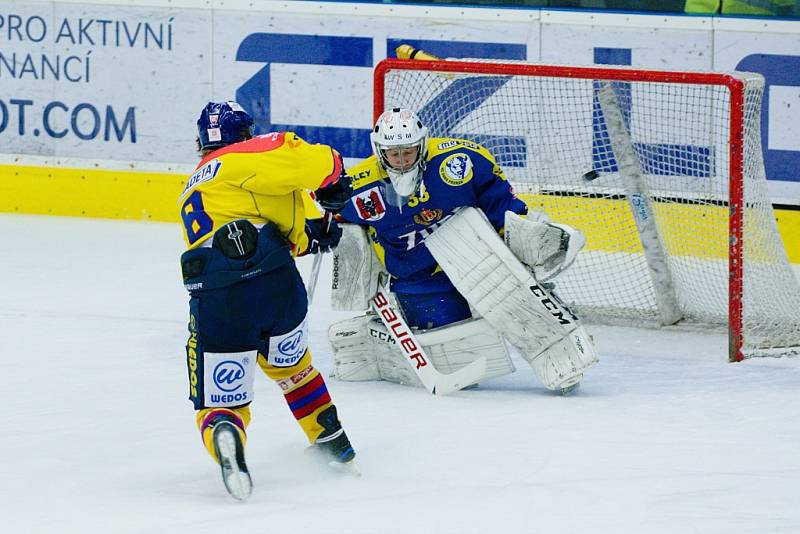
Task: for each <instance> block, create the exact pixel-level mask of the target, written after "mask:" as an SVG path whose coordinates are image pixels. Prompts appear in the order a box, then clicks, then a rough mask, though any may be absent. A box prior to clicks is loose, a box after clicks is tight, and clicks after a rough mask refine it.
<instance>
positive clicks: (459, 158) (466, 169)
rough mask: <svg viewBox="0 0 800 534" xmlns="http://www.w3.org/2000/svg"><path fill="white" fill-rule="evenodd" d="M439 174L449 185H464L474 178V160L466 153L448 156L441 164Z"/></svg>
mask: <svg viewBox="0 0 800 534" xmlns="http://www.w3.org/2000/svg"><path fill="white" fill-rule="evenodd" d="M439 176H441V177H442V180H443V181H444V183H446V184H447V185H463V184H465V183H467V182H469V181H470V180H472V160H471V159H470V158H469V156H468V155H466V154H453V155H451V156H448V157H447V158H446V159H445V160H444V161H443V162H442V164H441V165H439Z"/></svg>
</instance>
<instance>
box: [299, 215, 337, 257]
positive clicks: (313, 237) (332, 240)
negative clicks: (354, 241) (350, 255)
mask: <svg viewBox="0 0 800 534" xmlns="http://www.w3.org/2000/svg"><path fill="white" fill-rule="evenodd" d="M306 235H307V236H308V249H307V250H306V254H317V253H319V252H330V251H331V250H333V249H335V248H336V245H338V244H339V240H340V239H341V238H342V229H341V228H340V227H339V225H338V224H337V223H336V221H334V220H331V221H330V226H328V222H327V221H326V220H325V219H324V218H320V219H306Z"/></svg>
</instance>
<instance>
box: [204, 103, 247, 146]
mask: <svg viewBox="0 0 800 534" xmlns="http://www.w3.org/2000/svg"><path fill="white" fill-rule="evenodd" d="M252 136H253V117H251V116H250V114H249V113H247V112H246V111H245V110H244V108H243V107H242V106H240V105H239V104H238V103H237V102H234V101H232V100H229V101H227V102H209V103H208V104H206V107H204V108H203V111H201V112H200V118H199V119H197V137H198V139H199V140H200V148H202V149H203V150H205V149H209V148H211V149H213V148H222V147H224V146H228V145H232V144H233V143H238V142H239V141H244V140H245V139H249V138H251V137H252Z"/></svg>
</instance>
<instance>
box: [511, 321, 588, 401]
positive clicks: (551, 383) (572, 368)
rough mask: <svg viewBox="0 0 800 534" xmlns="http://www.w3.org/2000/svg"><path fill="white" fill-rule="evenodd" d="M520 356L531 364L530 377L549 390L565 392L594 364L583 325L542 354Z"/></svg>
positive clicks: (523, 354)
mask: <svg viewBox="0 0 800 534" xmlns="http://www.w3.org/2000/svg"><path fill="white" fill-rule="evenodd" d="M522 357H523V358H525V360H526V361H527V362H528V363H529V364H530V366H531V369H533V374H535V375H536V378H538V379H539V380H540V381H541V382H542V384H544V385H545V386H546V387H547V388H548V389H552V390H559V389H561V390H567V389H568V388H570V387H572V386H575V385H577V384H578V383H579V382H580V381H581V379H582V378H583V370H584V369H586V368H587V367H590V366H591V365H594V364H595V363H597V361H598V360H597V350H596V349H595V346H594V343H593V342H592V338H591V337H590V336H589V334H588V333H586V329H585V328H584V327H583V326H579V327H578V328H576V329H575V330H573V331H572V332H571V333H570V334H569V335H568V336H566V337H565V338H563V339H561V340H560V341H557V342H556V343H555V344H553V345H551V346H550V347H548V348H547V349H545V350H544V351H542V352H541V353H539V354H537V355H531V354H530V353H526V352H523V353H522Z"/></svg>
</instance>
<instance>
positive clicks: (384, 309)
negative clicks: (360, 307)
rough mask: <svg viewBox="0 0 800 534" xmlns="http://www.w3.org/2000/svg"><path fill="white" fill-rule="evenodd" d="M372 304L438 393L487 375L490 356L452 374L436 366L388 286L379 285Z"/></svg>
mask: <svg viewBox="0 0 800 534" xmlns="http://www.w3.org/2000/svg"><path fill="white" fill-rule="evenodd" d="M370 305H371V306H372V309H373V310H374V311H375V313H377V314H378V317H380V319H381V321H382V322H383V324H384V325H385V326H386V329H387V330H388V331H389V335H390V336H392V339H394V341H395V342H396V343H397V347H398V348H399V349H400V352H402V353H403V357H404V358H405V359H406V361H408V363H409V364H411V368H412V369H414V372H415V373H416V374H417V376H418V377H419V380H420V382H422V385H423V386H425V389H427V390H428V392H430V393H433V394H434V395H447V394H448V393H452V392H454V391H458V390H459V389H462V388H465V387H466V386H469V385H470V384H475V383H476V382H477V381H478V380H480V379H481V378H482V377H483V376H485V375H486V358H485V357H483V356H481V357H480V358H478V359H477V360H475V361H474V362H472V363H470V364H469V365H466V366H465V367H462V368H461V369H459V370H458V371H456V372H455V373H451V374H449V375H448V374H444V373H440V372H439V371H438V370H437V369H436V368H435V367H434V366H433V363H432V362H431V359H430V357H429V356H428V355H427V354H426V353H425V349H424V348H423V347H422V344H421V343H420V342H419V341H417V337H416V336H415V335H414V333H413V332H412V331H411V328H409V327H408V323H406V321H405V319H404V318H403V316H402V315H401V313H400V312H399V310H397V309H396V308H395V306H394V305H393V304H392V301H391V300H390V299H389V295H388V291H387V290H386V288H385V287H382V288H379V289H378V292H377V293H375V296H374V297H372V300H371V301H370Z"/></svg>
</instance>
